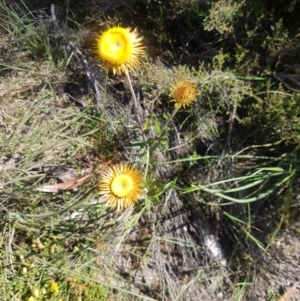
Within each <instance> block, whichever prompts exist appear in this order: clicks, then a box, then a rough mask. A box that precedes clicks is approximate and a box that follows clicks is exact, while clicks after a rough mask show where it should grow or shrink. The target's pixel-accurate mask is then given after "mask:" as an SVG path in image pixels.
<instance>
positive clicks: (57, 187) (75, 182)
mask: <svg viewBox="0 0 300 301" xmlns="http://www.w3.org/2000/svg"><path fill="white" fill-rule="evenodd" d="M91 178H92V175H91V174H87V175H85V176H79V177H76V178H73V179H70V180H68V181H66V182H63V183H58V184H54V185H44V186H40V187H37V188H36V190H38V191H42V192H55V193H57V192H59V191H66V190H72V189H75V188H78V187H80V186H82V185H83V184H84V183H86V182H88V181H89V180H90V179H91Z"/></svg>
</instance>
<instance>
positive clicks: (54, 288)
mask: <svg viewBox="0 0 300 301" xmlns="http://www.w3.org/2000/svg"><path fill="white" fill-rule="evenodd" d="M50 289H51V291H52V292H54V293H56V294H57V293H58V292H59V287H58V284H57V283H56V282H55V281H54V280H53V279H51V281H50Z"/></svg>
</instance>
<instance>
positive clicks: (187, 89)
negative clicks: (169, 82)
mask: <svg viewBox="0 0 300 301" xmlns="http://www.w3.org/2000/svg"><path fill="white" fill-rule="evenodd" d="M197 94H198V93H197V87H196V85H195V84H193V83H191V82H189V81H178V82H176V83H175V85H173V86H172V90H171V94H170V97H171V98H172V100H171V101H173V102H175V106H176V107H179V108H181V107H183V108H185V107H186V106H187V107H188V106H189V105H191V104H192V103H193V102H194V101H195V100H196V96H197Z"/></svg>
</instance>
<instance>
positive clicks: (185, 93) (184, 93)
mask: <svg viewBox="0 0 300 301" xmlns="http://www.w3.org/2000/svg"><path fill="white" fill-rule="evenodd" d="M176 97H177V98H178V99H180V100H184V99H186V98H188V97H189V90H188V89H187V88H186V87H179V88H178V89H177V91H176Z"/></svg>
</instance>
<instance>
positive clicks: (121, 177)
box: [99, 163, 143, 210]
mask: <svg viewBox="0 0 300 301" xmlns="http://www.w3.org/2000/svg"><path fill="white" fill-rule="evenodd" d="M99 188H100V195H102V196H103V200H104V201H105V202H106V203H107V206H109V207H111V208H112V209H115V208H117V209H118V210H124V209H128V208H130V207H132V206H133V205H135V204H136V203H137V202H138V200H139V198H140V197H141V196H142V195H143V177H142V173H141V171H140V170H138V169H136V168H134V167H133V166H131V165H129V164H126V163H120V164H117V165H114V166H112V167H110V168H108V169H107V170H105V171H103V174H102V176H101V177H100V184H99Z"/></svg>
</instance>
